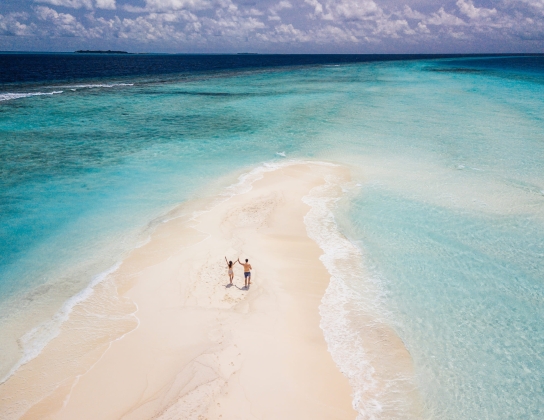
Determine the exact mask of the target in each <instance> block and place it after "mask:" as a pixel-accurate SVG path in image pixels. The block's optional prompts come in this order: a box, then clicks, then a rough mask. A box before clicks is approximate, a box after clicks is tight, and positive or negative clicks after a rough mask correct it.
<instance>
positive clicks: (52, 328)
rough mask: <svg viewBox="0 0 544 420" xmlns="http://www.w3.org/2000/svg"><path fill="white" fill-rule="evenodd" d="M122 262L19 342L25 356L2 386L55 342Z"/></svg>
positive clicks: (72, 298)
mask: <svg viewBox="0 0 544 420" xmlns="http://www.w3.org/2000/svg"><path fill="white" fill-rule="evenodd" d="M120 266H121V262H118V263H116V264H114V265H113V266H112V267H110V268H109V269H107V270H106V271H104V272H102V273H100V274H98V275H96V276H95V277H93V279H92V280H91V282H90V283H89V285H88V286H87V287H86V288H85V289H83V290H82V291H80V292H79V293H77V294H76V295H74V296H72V297H71V298H69V299H68V300H67V301H65V302H64V304H63V305H62V307H61V308H60V310H59V311H58V312H57V313H56V314H55V315H53V317H52V318H51V319H49V320H47V321H45V322H43V323H41V324H40V325H38V326H36V327H34V328H32V329H31V330H30V331H29V332H27V333H26V334H25V335H24V336H23V337H21V339H20V340H19V343H20V345H21V346H22V348H23V356H22V357H21V358H20V359H19V361H18V362H17V363H16V364H15V366H13V367H12V368H11V370H10V371H9V373H8V374H7V375H6V376H5V377H4V378H3V379H2V380H1V381H0V385H1V384H3V383H4V382H6V381H7V380H8V379H9V378H10V377H11V376H12V375H13V374H14V373H15V372H16V371H17V370H18V369H19V368H20V367H21V366H23V365H25V364H27V363H28V362H30V361H31V360H33V359H35V358H36V357H37V356H38V355H39V354H40V353H41V352H42V350H43V349H44V348H45V346H46V345H47V343H49V342H50V341H51V340H53V339H54V338H55V337H56V336H57V335H59V333H60V327H61V326H62V324H63V323H64V322H65V321H66V320H67V319H68V318H69V316H70V314H71V313H72V310H73V309H74V307H75V306H76V305H79V304H80V303H82V302H84V301H85V300H87V299H88V298H89V297H90V296H91V295H92V294H93V293H94V288H95V287H96V286H97V285H98V284H100V283H101V282H102V281H104V280H105V279H106V278H107V277H108V276H109V275H110V274H112V273H113V272H115V271H117V269H118V268H119V267H120Z"/></svg>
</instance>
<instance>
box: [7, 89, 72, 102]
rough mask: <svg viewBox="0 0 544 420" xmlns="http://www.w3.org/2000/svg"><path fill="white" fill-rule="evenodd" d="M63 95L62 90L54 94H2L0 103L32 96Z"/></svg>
mask: <svg viewBox="0 0 544 420" xmlns="http://www.w3.org/2000/svg"><path fill="white" fill-rule="evenodd" d="M61 93H62V90H56V91H54V92H29V93H1V94H0V101H11V100H13V99H20V98H28V97H30V96H43V95H58V94H61Z"/></svg>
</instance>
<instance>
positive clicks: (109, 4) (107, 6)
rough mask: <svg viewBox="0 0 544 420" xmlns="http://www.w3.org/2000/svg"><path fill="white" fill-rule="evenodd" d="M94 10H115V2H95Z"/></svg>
mask: <svg viewBox="0 0 544 420" xmlns="http://www.w3.org/2000/svg"><path fill="white" fill-rule="evenodd" d="M96 8H97V9H109V10H115V0H96Z"/></svg>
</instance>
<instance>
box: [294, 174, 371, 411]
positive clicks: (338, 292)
mask: <svg viewBox="0 0 544 420" xmlns="http://www.w3.org/2000/svg"><path fill="white" fill-rule="evenodd" d="M335 186H337V183H335V182H331V181H330V180H326V184H325V185H323V186H318V187H315V188H313V189H312V190H311V191H310V193H309V194H308V195H306V196H305V197H303V199H302V201H303V202H304V203H306V204H308V205H309V206H310V211H309V212H308V213H307V214H306V216H304V224H305V225H306V231H307V234H308V236H309V237H310V238H311V239H312V240H314V241H315V242H316V243H317V244H318V246H319V247H320V248H321V249H322V250H323V252H324V254H323V255H322V256H321V257H320V258H319V259H320V260H321V261H322V262H323V265H324V266H325V267H326V269H327V271H328V272H329V274H330V276H331V278H330V282H329V285H328V287H327V289H326V291H325V294H324V296H323V298H322V300H321V305H320V307H319V313H320V315H321V321H320V327H321V329H322V330H323V335H324V337H325V341H326V342H327V347H328V349H329V352H330V353H331V355H332V357H333V360H334V361H335V363H336V364H337V365H338V367H339V368H340V371H341V372H342V373H343V374H344V375H345V376H346V377H347V378H348V380H349V382H350V385H351V387H352V389H353V408H354V409H355V410H356V411H357V413H358V417H357V418H358V419H361V420H362V419H376V418H378V417H379V414H380V412H381V411H382V404H380V402H379V401H378V399H377V397H378V395H379V391H378V390H377V389H376V386H377V382H376V380H375V378H374V373H375V371H374V368H373V367H372V365H371V363H370V361H369V360H368V357H367V355H366V352H365V350H364V345H363V344H364V343H362V342H361V338H360V336H359V334H358V333H357V331H354V330H353V328H352V327H351V326H350V322H349V318H348V315H349V314H350V312H349V310H348V309H346V305H347V304H348V303H351V302H353V301H360V300H361V296H359V293H357V292H356V291H354V290H353V289H351V288H350V287H349V286H348V285H347V283H346V281H345V280H346V277H354V276H355V277H362V276H363V271H362V267H359V268H358V267H357V266H355V267H353V266H351V265H350V266H349V267H348V268H347V269H346V270H347V272H345V271H346V270H343V267H344V266H345V264H343V263H345V262H346V261H350V262H357V261H361V259H362V254H361V251H360V250H359V248H357V247H356V246H355V245H354V244H353V243H351V242H350V241H349V240H348V239H347V238H345V237H344V235H342V234H341V233H340V231H339V230H338V226H337V224H336V221H335V217H334V214H333V213H332V209H333V207H334V205H335V203H336V202H337V201H338V200H339V199H340V198H339V197H336V196H334V195H331V194H330V191H331V190H332V188H333V187H335ZM342 191H344V188H342ZM359 269H361V271H360V272H359ZM368 394H371V395H374V398H372V399H369V398H368ZM363 395H366V396H367V399H366V400H364V399H363Z"/></svg>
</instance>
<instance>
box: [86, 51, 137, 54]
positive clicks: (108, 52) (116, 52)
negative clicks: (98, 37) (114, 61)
mask: <svg viewBox="0 0 544 420" xmlns="http://www.w3.org/2000/svg"><path fill="white" fill-rule="evenodd" d="M75 52H76V53H80V54H82V53H83V54H130V53H129V52H127V51H112V50H107V51H105V50H77V51H75Z"/></svg>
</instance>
